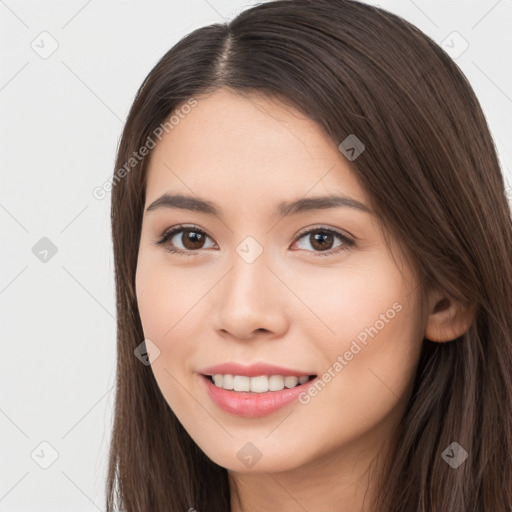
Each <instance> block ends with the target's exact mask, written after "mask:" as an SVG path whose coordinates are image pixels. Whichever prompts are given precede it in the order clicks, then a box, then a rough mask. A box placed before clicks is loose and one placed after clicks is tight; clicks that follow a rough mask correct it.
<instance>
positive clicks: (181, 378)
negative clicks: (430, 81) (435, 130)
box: [136, 90, 425, 472]
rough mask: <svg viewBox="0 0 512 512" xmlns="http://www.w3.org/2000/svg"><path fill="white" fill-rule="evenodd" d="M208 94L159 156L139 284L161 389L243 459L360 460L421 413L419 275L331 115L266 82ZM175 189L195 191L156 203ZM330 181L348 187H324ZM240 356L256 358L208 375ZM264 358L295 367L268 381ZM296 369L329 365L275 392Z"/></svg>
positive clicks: (220, 458) (199, 430)
mask: <svg viewBox="0 0 512 512" xmlns="http://www.w3.org/2000/svg"><path fill="white" fill-rule="evenodd" d="M197 100H198V103H197V105H196V106H194V107H193V108H190V111H189V112H188V110H187V112H188V113H187V114H186V115H182V117H181V118H180V119H179V122H178V123H177V124H175V125H174V127H173V128H172V129H171V130H169V132H168V133H165V132H164V133H165V134H164V137H163V138H162V140H161V142H159V143H158V144H157V146H156V148H155V149H153V150H152V153H151V162H150V166H149V169H148V177H147V178H148V180H147V189H146V203H145V213H144V217H143V224H142V234H141V239H140V247H139V255H138V265H137V275H136V290H137V300H138V306H139V311H140V316H141V321H142V325H143V329H144V335H145V338H146V340H150V341H151V342H152V343H153V344H154V345H152V344H149V342H146V343H147V345H146V346H147V347H148V348H149V349H150V357H151V358H152V359H153V362H152V364H151V368H152V371H153V372H154V376H155V379H156V381H157V383H158V386H159V387H160V389H161V391H162V394H163V396H164V397H165V399H166V401H167V403H168V404H169V406H170V407H171V408H172V410H173V411H174V413H175V414H176V416H177V417H178V419H179V421H180V422H181V423H182V424H183V426H184V428H185V429H186V430H187V431H188V433H189V434H190V436H191V437H192V438H193V439H194V441H195V442H196V443H197V444H198V445H199V447H200V448H201V449H202V450H203V451H204V452H205V453H206V455H207V456H208V457H210V458H211V459H212V460H213V461H214V462H216V463H217V464H219V465H221V466H223V467H225V468H228V469H230V470H232V471H236V472H248V471H256V472H259V471H272V472H274V471H285V470H291V469H294V468H299V467H302V466H305V465H307V464H309V463H318V462H320V461H321V460H322V461H324V462H325V461H327V460H328V459H329V458H332V457H336V456H339V455H340V454H344V455H347V456H348V454H349V453H350V451H351V450H352V449H354V450H355V449H356V447H357V446H358V445H359V448H358V454H359V457H361V451H360V447H361V446H364V447H365V450H366V451H367V452H368V453H372V450H373V449H375V450H376V449H378V448H379V447H381V446H382V444H383V441H384V440H386V439H388V438H389V436H390V435H391V433H392V432H393V430H394V428H395V426H396V424H397V422H398V421H399V419H400V417H401V415H402V414H403V411H404V407H405V403H406V400H407V398H408V393H409V392H410V389H411V383H412V379H413V377H414V374H415V370H416V365H417V362H418V358H419V354H420V348H421V341H422V339H423V333H424V327H425V322H424V318H422V317H421V316H420V313H419V305H420V302H419V301H420V298H419V293H420V290H419V288H418V285H417V282H416V278H415V275H414V273H413V272H412V270H411V268H410V267H409V266H408V265H407V263H406V260H405V255H404V254H402V253H401V252H400V251H399V250H398V248H397V247H394V248H393V254H391V253H390V252H389V249H388V247H387V246H386V244H385V241H384V235H383V232H382V231H381V228H380V227H379V223H378V219H377V218H375V216H374V215H373V213H372V211H371V210H370V208H369V202H368V198H367V196H366V195H365V191H364V190H363V189H362V188H361V186H360V184H359V183H358V181H357V179H356V177H355V173H354V170H353V167H352V166H353V164H352V163H350V162H349V160H348V159H347V158H345V156H343V155H342V153H341V152H340V150H339V149H338V146H337V144H335V143H333V142H332V141H331V140H329V139H328V138H327V137H326V135H325V134H324V133H323V132H322V131H321V129H320V128H319V127H318V126H317V125H316V124H315V123H314V122H313V121H311V120H309V119H307V118H304V117H303V116H302V115H301V114H300V113H299V112H297V111H296V110H294V109H291V108H290V107H286V106H284V105H282V104H279V103H277V102H274V101H271V100H269V99H268V98H265V97H263V96H253V97H251V99H246V98H242V97H240V96H237V95H234V94H232V93H229V92H227V91H225V90H219V91H217V92H216V93H214V94H213V95H210V96H208V97H198V98H197ZM347 135H348V134H347ZM358 135H359V136H361V138H363V137H362V136H364V134H358ZM339 142H342V141H341V140H340V141H339ZM363 143H364V140H363ZM361 158H363V157H361ZM164 194H168V195H169V196H175V195H181V196H186V197H189V198H190V200H189V201H188V202H187V201H184V200H182V201H181V202H177V201H176V200H174V201H172V200H171V199H169V200H168V201H167V202H166V201H160V206H158V205H155V206H153V208H150V206H151V205H153V204H154V202H155V201H157V200H158V199H159V198H161V197H162V196H163V195H164ZM330 196H332V197H334V196H339V197H342V198H345V199H341V200H338V202H335V201H333V202H332V203H331V204H327V203H326V202H324V203H323V204H319V203H317V204H316V207H315V203H314V202H312V200H313V199H315V200H317V199H320V198H324V201H325V200H327V198H328V197H330ZM192 201H194V203H192ZM198 201H205V202H207V203H208V204H207V205H206V206H204V207H201V208H199V207H198V203H197V202H198ZM296 201H300V202H299V203H298V206H295V207H281V208H279V206H280V205H281V204H282V203H284V204H286V205H288V204H291V203H294V202H296ZM148 208H149V209H148ZM213 210H215V211H216V214H214V213H212V212H213ZM181 224H184V225H185V227H184V228H183V227H182V228H181V229H182V231H176V233H174V234H172V235H171V236H169V237H168V238H167V241H166V242H165V243H161V244H156V242H157V241H159V240H160V239H161V238H162V236H163V235H164V234H165V232H167V233H169V232H170V231H171V229H172V228H175V227H176V226H178V225H181ZM170 249H174V250H175V251H177V252H170ZM141 342H142V340H141ZM155 345H156V347H158V351H159V352H158V351H155V350H153V351H152V350H151V349H152V348H154V346H155ZM229 363H233V364H238V365H241V367H239V368H236V369H232V368H221V369H218V370H216V371H213V372H212V371H210V372H208V368H209V367H211V366H214V365H221V364H229ZM252 364H262V365H274V366H277V367H280V369H266V368H263V369H262V368H255V371H254V376H257V375H262V374H266V375H271V376H273V377H272V378H270V379H265V378H259V379H254V380H253V379H251V378H250V377H249V375H248V374H250V372H248V371H247V368H246V366H249V365H252ZM285 370H289V372H288V374H289V376H292V378H291V379H290V378H288V379H286V380H285V379H283V378H282V377H283V376H284V375H283V374H286V372H285ZM217 372H218V373H219V374H229V375H233V374H234V375H237V376H238V377H234V378H231V377H223V380H222V382H223V384H225V385H226V387H228V388H229V387H233V386H235V390H233V389H231V390H223V389H220V388H219V387H216V385H215V384H213V383H211V382H210V381H209V380H208V379H207V377H204V376H203V375H202V374H206V373H217ZM279 375H281V377H279ZM294 375H295V376H296V377H299V376H303V375H305V376H308V375H316V376H317V378H316V379H315V380H313V381H310V382H307V383H304V384H300V383H299V384H300V386H299V388H300V389H299V388H297V389H295V388H293V389H295V390H294V391H286V390H287V389H288V388H286V387H285V388H284V390H283V391H277V390H275V389H279V388H280V387H282V385H283V383H284V384H285V385H288V386H293V385H294V384H295V382H297V381H296V379H293V376H294ZM216 379H217V382H218V383H219V384H220V381H221V379H220V377H216ZM302 380H304V379H302ZM269 385H270V387H271V389H273V390H272V391H266V392H265V391H263V390H264V389H265V386H267V387H268V386H269ZM244 386H249V388H247V387H244ZM251 386H252V387H251ZM259 386H262V387H259ZM274 386H275V387H274ZM236 389H239V390H245V391H237V390H236ZM247 389H249V391H247ZM250 389H254V391H250ZM290 389H292V388H290ZM212 390H213V391H215V390H216V391H217V392H215V393H213V392H212ZM212 397H213V398H212ZM287 397H288V400H287ZM290 397H292V398H293V399H292V400H291V401H290Z"/></svg>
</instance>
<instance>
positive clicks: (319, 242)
mask: <svg viewBox="0 0 512 512" xmlns="http://www.w3.org/2000/svg"><path fill="white" fill-rule="evenodd" d="M309 240H310V243H311V247H313V248H315V249H318V250H319V251H326V250H329V249H331V248H332V245H333V243H334V236H333V235H331V234H329V233H312V234H310V235H309Z"/></svg>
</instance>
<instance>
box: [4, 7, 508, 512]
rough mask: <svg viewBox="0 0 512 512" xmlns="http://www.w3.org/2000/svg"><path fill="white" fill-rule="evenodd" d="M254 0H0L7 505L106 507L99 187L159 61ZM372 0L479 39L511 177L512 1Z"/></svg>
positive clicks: (478, 88) (475, 48)
mask: <svg viewBox="0 0 512 512" xmlns="http://www.w3.org/2000/svg"><path fill="white" fill-rule="evenodd" d="M256 3H257V2H254V1H253V2H248V1H241V0H240V1H234V0H231V1H228V0H208V1H206V0H172V1H171V0H165V1H164V0H152V1H147V2H143V1H142V0H139V1H135V0H131V1H121V0H118V1H116V0H89V1H87V0H72V1H70V0H68V1H66V2H64V1H57V0H49V1H45V2H41V1H36V0H24V1H22V0H6V1H1V0H0V37H1V65H0V109H1V111H0V130H1V138H0V141H1V142H0V145H1V153H0V154H1V160H0V172H1V188H0V226H1V242H0V243H1V255H2V260H1V267H0V268H1V270H0V315H1V317H0V322H1V324H0V325H1V327H2V341H1V343H2V356H3V357H2V358H1V359H0V375H1V383H0V390H1V391H0V393H1V394H0V434H1V435H0V461H1V463H0V512H18V511H24V512H28V511H38V512H44V511H51V512H60V511H69V510H73V511H76V512H78V511H96V510H104V505H103V502H104V482H105V464H106V456H107V448H108V442H109V439H110V424H111V420H112V405H113V397H114V389H113V384H114V377H115V372H114V370H115V317H114V313H115V301H114V283H113V275H114V268H113V257H112V244H111V240H110V219H109V214H110V202H109V201H110V195H109V194H107V197H106V198H105V199H103V200H97V199H95V198H94V197H93V195H92V190H93V188H94V187H96V186H98V185H102V184H103V183H104V182H105V181H107V180H108V179H109V178H110V177H111V175H112V171H113V165H114V158H115V151H116V147H117V142H118V139H119V137H120V134H121V130H122V127H123V122H124V119H125V117H126V115H127V113H128V109H129V107H130V105H131V102H132V100H133V97H134V94H135V92H136V90H137V88H138V86H139V85H140V83H141V82H142V80H143V79H144V78H145V76H146V75H147V73H148V72H149V71H150V70H151V68H152V67H153V66H154V64H155V63H156V61H157V60H158V59H159V58H160V57H161V56H162V55H163V54H164V53H165V52H166V51H167V50H168V49H169V48H170V47H171V46H173V45H174V44H175V43H176V42H177V41H178V39H179V38H181V37H182V36H184V35H185V34H187V33H189V32H190V31H192V30H193V29H195V28H198V27H201V26H204V25H208V24H211V23H218V22H223V21H225V20H226V21H227V20H229V19H231V18H232V17H233V16H234V15H235V14H236V13H238V12H240V11H241V10H243V9H244V8H246V7H247V6H250V5H255V4H256ZM368 3H374V2H368ZM374 4H375V3H374ZM375 5H380V6H381V7H383V8H385V9H387V10H389V11H391V12H394V13H397V14H400V15H401V16H402V17H404V18H405V19H407V20H409V21H410V22H412V23H413V24H415V25H416V26H418V27H419V28H420V29H421V30H423V31H424V32H425V33H427V34H428V35H429V36H430V37H431V38H432V39H434V40H435V41H437V42H438V43H439V44H442V41H444V40H445V39H446V37H447V36H448V35H450V34H451V33H452V32H454V31H456V32H458V33H459V34H460V35H461V36H462V37H463V38H464V39H465V40H466V41H467V42H468V43H469V48H468V49H467V51H465V52H464V53H463V54H462V55H460V56H459V57H456V58H455V60H456V62H457V63H458V65H459V66H460V67H461V69H462V70H463V72H464V73H465V74H466V76H467V77H468V79H469V81H470V82H471V84H472V85H473V87H474V90H475V92H476V94H477V96H478V98H479V99H480V102H481V104H482V107H483V110H484V112H485V114H486V116H487V119H488V122H489V124H490V127H491V131H492V133H493V137H494V139H495V142H496V145H497V147H498V151H499V153H500V158H501V162H502V166H503V169H504V173H505V175H506V177H507V180H508V182H509V183H510V184H512V148H511V145H510V141H511V140H512V139H511V135H512V72H511V64H510V63H511V57H510V55H511V50H512V31H510V25H511V22H512V0H500V1H497V0H473V1H468V0H451V1H446V0H443V1H441V0H436V1H432V0H415V1H412V0H381V1H380V2H379V4H375ZM43 31H47V32H48V33H49V34H51V37H52V38H54V39H55V40H56V41H57V43H58V48H57V50H56V51H55V53H53V54H52V55H51V56H49V57H48V58H47V59H43V58H41V57H40V55H39V54H38V53H36V51H34V49H32V47H31V44H34V45H39V47H42V46H43V44H44V46H45V48H46V49H47V50H48V48H50V47H51V46H50V44H51V40H50V39H46V40H45V41H46V42H45V43H41V37H48V36H39V35H40V34H41V32H43ZM33 41H34V43H33ZM457 44H459V43H457ZM40 51H42V49H41V50H40ZM42 237H47V238H49V239H50V240H51V241H52V243H53V244H54V245H55V246H56V248H57V253H56V254H55V255H54V256H53V257H51V258H50V259H49V260H48V261H47V262H46V263H43V262H42V261H40V260H39V259H38V258H37V257H36V256H35V255H34V253H33V251H32V248H33V247H34V245H35V244H36V243H37V242H38V241H39V240H40V239H41V238H42ZM42 442H46V443H49V444H50V445H51V447H52V448H50V447H49V446H48V445H46V444H44V445H41V443H42ZM52 450H55V451H56V453H57V454H58V457H57V459H56V460H55V462H53V464H51V465H50V466H49V467H48V468H47V469H43V468H42V467H40V464H43V465H44V464H49V463H50V462H51V461H52V458H51V457H52V453H53V452H52Z"/></svg>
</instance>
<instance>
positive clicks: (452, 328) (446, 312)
mask: <svg viewBox="0 0 512 512" xmlns="http://www.w3.org/2000/svg"><path fill="white" fill-rule="evenodd" d="M428 308H429V309H428V318H427V324H426V327H425V338H427V339H428V340H430V341H434V342H440V343H442V342H446V341H453V340H455V339H457V338H458V337H459V336H462V335H463V334H464V333H465V332H467V331H468V330H469V328H470V326H471V324H472V322H473V320H474V318H475V308H474V306H464V305H462V304H461V303H460V302H458V301H456V300H455V299H454V298H453V297H450V296H449V295H446V294H445V293H443V292H437V293H434V294H433V295H432V296H431V297H430V299H429V305H428Z"/></svg>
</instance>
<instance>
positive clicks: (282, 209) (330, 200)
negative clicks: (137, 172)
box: [145, 193, 370, 220]
mask: <svg viewBox="0 0 512 512" xmlns="http://www.w3.org/2000/svg"><path fill="white" fill-rule="evenodd" d="M339 207H347V208H354V209H356V210H360V211H363V212H366V213H370V209H369V208H368V206H366V205H365V204H364V203H361V202H359V201H357V200H356V199H351V198H350V197H346V196H332V195H331V196H320V197H306V198H300V199H297V200H295V201H289V202H286V201H283V202H282V203H279V204H278V205H277V208H276V209H275V210H274V212H273V213H272V216H273V217H276V218H282V217H288V216H291V215H296V214H298V213H302V212H307V211H312V210H326V209H328V208H339ZM160 208H178V209H180V210H189V211H194V212H200V213H205V214H207V215H213V216H215V217H217V218H219V219H221V220H222V218H223V215H222V210H221V209H220V208H219V207H218V206H216V205H215V204H214V203H212V202H211V201H207V200H206V199H202V198H199V197H192V196H185V195H182V194H169V193H165V194H163V195H162V196H160V197H159V198H158V199H156V200H155V201H153V202H152V203H151V204H150V205H149V206H148V207H147V208H146V211H145V214H146V213H149V212H152V211H155V210H158V209H160Z"/></svg>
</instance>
